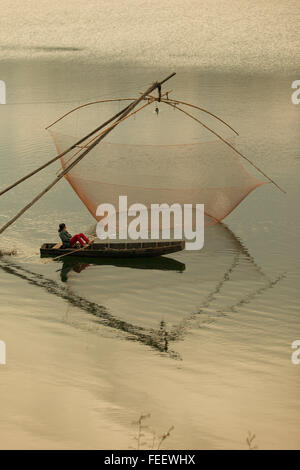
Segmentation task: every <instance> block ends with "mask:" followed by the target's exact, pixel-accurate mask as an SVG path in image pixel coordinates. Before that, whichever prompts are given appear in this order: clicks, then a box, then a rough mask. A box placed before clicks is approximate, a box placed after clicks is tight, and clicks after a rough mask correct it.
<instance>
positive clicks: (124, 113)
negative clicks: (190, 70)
mask: <svg viewBox="0 0 300 470" xmlns="http://www.w3.org/2000/svg"><path fill="white" fill-rule="evenodd" d="M174 75H176V73H175V72H173V73H172V74H170V75H169V76H168V77H166V78H165V79H164V80H162V81H161V82H155V83H153V84H152V85H151V86H150V87H149V88H148V89H147V90H146V91H145V92H143V93H140V95H141V96H140V97H139V98H137V99H135V100H134V101H133V102H132V103H130V104H129V105H128V106H126V107H125V108H123V109H122V110H121V111H119V112H118V113H117V114H115V115H114V116H112V117H111V118H110V119H108V120H107V121H106V122H104V123H103V124H101V125H100V126H98V127H97V128H96V129H94V130H93V131H91V132H90V133H89V134H87V135H86V136H84V137H82V138H81V139H79V140H78V141H77V142H75V143H74V144H72V145H71V147H69V148H68V149H66V150H64V151H63V152H62V153H60V154H59V155H57V156H56V157H54V158H52V159H51V160H49V161H48V162H46V163H44V164H43V165H41V166H40V167H38V168H37V169H35V170H34V171H32V172H30V173H29V174H27V175H25V176H24V177H22V178H20V179H19V180H17V181H16V182H14V183H12V184H11V185H9V186H7V187H6V188H5V189H3V190H2V191H1V192H0V196H2V195H3V194H5V193H6V192H8V191H10V190H11V189H13V188H15V187H16V186H18V185H19V184H21V183H22V182H24V181H25V180H27V179H28V178H30V177H32V176H34V175H35V174H36V173H38V172H40V171H42V170H43V169H44V168H46V167H48V166H49V165H51V164H52V163H54V162H55V161H57V160H58V159H60V158H62V157H63V156H64V155H66V154H67V153H69V152H71V151H72V150H73V149H75V148H76V147H77V148H78V150H77V151H76V152H75V153H74V154H73V155H72V156H71V157H70V158H69V159H68V160H67V163H69V165H67V166H66V167H65V168H63V169H62V170H61V171H60V172H59V173H58V174H57V176H56V178H55V180H53V181H52V183H50V184H49V185H48V186H47V187H46V188H45V189H44V190H43V191H41V192H40V193H39V194H38V195H37V196H36V197H35V198H34V199H33V200H32V201H30V202H29V203H28V204H27V205H26V206H25V207H23V209H21V210H20V211H19V212H18V213H17V214H16V215H15V216H14V217H13V218H12V219H10V220H9V221H8V222H7V223H6V224H5V225H3V226H2V227H1V228H0V234H1V233H3V232H4V231H5V230H6V229H7V228H8V227H9V226H10V225H12V224H13V223H14V222H15V221H16V220H18V219H19V218H20V217H21V216H22V215H23V214H24V213H25V212H26V211H27V210H28V209H30V208H31V207H32V206H33V205H34V204H35V203H36V202H37V201H38V200H39V199H41V198H42V197H43V196H44V195H45V194H46V193H47V192H48V191H50V189H52V188H53V186H55V185H56V184H57V183H58V182H59V181H60V180H61V179H62V178H63V177H64V176H65V175H67V174H68V173H69V171H70V170H72V168H74V166H76V165H77V164H78V163H79V162H80V161H81V160H82V159H83V158H84V157H85V156H86V155H87V154H88V153H89V152H90V151H91V150H92V149H93V148H94V147H96V145H98V144H99V143H100V142H101V141H102V140H103V139H104V138H105V137H106V136H107V135H108V134H109V133H110V132H111V131H112V130H113V129H114V128H115V127H116V126H118V125H119V124H120V123H121V122H123V121H124V120H126V119H128V118H129V117H131V116H133V115H135V114H136V113H138V112H139V111H141V110H142V109H144V108H145V107H147V106H149V105H150V104H152V103H153V102H154V101H158V102H163V103H165V104H167V105H169V106H171V107H173V108H174V109H177V110H179V111H180V112H182V113H184V114H185V115H186V116H188V117H189V118H191V119H193V120H194V121H196V122H198V124H200V125H201V126H203V127H204V128H205V129H206V130H208V131H209V132H211V133H213V134H214V135H215V136H216V137H217V138H218V139H220V140H221V141H222V142H223V143H224V144H225V145H227V146H228V147H230V148H231V149H232V150H233V151H234V152H235V153H236V154H237V155H239V157H241V158H243V159H244V160H246V161H247V162H248V163H249V164H250V165H252V166H253V167H254V168H255V169H256V170H257V171H258V172H259V173H261V174H262V175H263V176H264V177H265V178H267V179H268V180H269V182H270V183H272V184H274V185H275V186H276V187H277V188H278V189H279V190H280V191H282V192H283V193H285V191H284V190H283V189H282V188H281V187H280V186H279V185H278V184H277V183H276V182H275V181H274V179H272V178H270V177H269V176H268V175H267V174H266V173H265V172H264V171H263V170H261V169H260V168H259V167H258V166H257V165H255V164H254V163H253V162H252V161H251V160H250V159H249V158H248V157H246V156H245V155H244V154H242V153H241V152H240V151H238V150H237V149H236V148H235V147H234V146H233V145H232V144H231V143H230V142H228V141H227V140H226V139H224V138H223V137H222V136H221V135H220V134H218V133H217V132H216V131H214V130H213V129H211V128H210V127H209V126H207V125H206V124H204V123H203V122H202V121H200V119H198V118H197V117H195V116H194V115H192V114H191V113H189V112H187V111H186V110H184V109H182V108H181V107H179V105H184V106H188V107H192V108H195V109H197V110H200V111H202V112H204V113H207V114H209V115H211V116H212V117H214V118H215V119H217V120H218V121H220V122H222V123H223V124H224V125H225V126H227V127H228V128H230V129H231V130H232V131H233V132H234V133H235V134H236V135H238V132H237V131H236V130H235V129H233V127H231V126H230V125H229V124H228V123H227V122H226V121H224V120H223V119H221V118H220V117H219V116H217V115H216V114H213V113H211V112H210V111H208V110H206V109H205V108H201V107H199V106H196V105H193V104H190V103H187V102H185V101H180V100H174V99H169V96H168V94H169V92H166V93H164V94H163V95H162V94H161V87H162V85H163V84H164V83H165V82H167V81H168V80H169V79H170V78H172V77H173V76H174ZM156 89H158V92H159V96H158V97H155V96H153V95H151V93H152V92H153V91H154V90H156ZM165 96H167V97H166V98H165ZM128 100H131V98H121V99H115V100H112V99H110V100H101V101H93V102H91V103H86V104H84V105H81V106H78V107H77V108H74V109H73V110H71V111H69V112H68V113H66V114H64V115H63V116H62V117H60V118H59V119H57V120H56V121H55V122H53V123H52V124H50V125H49V126H48V127H47V128H46V129H49V128H50V127H52V126H53V125H54V124H56V123H57V122H59V121H60V120H62V119H63V118H64V117H66V116H67V115H69V114H70V113H72V112H73V111H76V110H77V109H80V108H82V107H85V106H89V105H92V104H95V103H104V102H112V101H128ZM143 100H146V101H147V102H146V103H145V104H143V105H142V106H140V107H139V108H138V109H136V110H135V111H133V110H134V109H135V108H136V106H137V105H138V104H139V103H141V101H143ZM113 121H115V122H114V123H113V124H111V123H112V122H113ZM106 126H109V127H106ZM102 129H104V130H103V131H102V132H100V134H97V133H98V132H99V131H101V130H102ZM94 134H96V135H94ZM92 136H94V137H92ZM90 137H92V138H91V139H90V140H89V141H88V142H86V143H85V144H84V145H83V146H81V144H82V143H83V142H84V141H86V140H87V139H89V138H90ZM75 157H77V158H75ZM74 158H75V160H74ZM71 160H73V161H72V162H71ZM70 162H71V163H70Z"/></svg>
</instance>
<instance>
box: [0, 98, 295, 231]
mask: <svg viewBox="0 0 300 470" xmlns="http://www.w3.org/2000/svg"><path fill="white" fill-rule="evenodd" d="M163 101H164V103H167V104H168V105H169V106H172V107H173V108H175V109H178V111H181V112H182V113H184V114H186V115H187V116H188V117H190V118H192V119H194V121H196V122H198V123H199V124H201V126H203V127H204V128H205V129H207V130H208V131H210V132H212V133H213V134H214V135H215V136H216V137H218V139H220V140H221V141H222V142H224V144H226V145H228V147H230V148H231V149H232V150H233V151H234V152H235V153H237V154H238V155H239V156H240V157H242V158H243V159H244V160H246V161H247V162H248V163H250V165H252V166H253V167H254V168H255V169H256V170H257V171H258V172H259V173H261V174H262V175H263V176H264V177H265V178H267V179H268V180H269V181H270V182H271V183H273V184H274V185H275V186H276V187H277V188H278V189H280V191H282V192H283V193H286V191H285V190H284V189H282V188H281V187H280V186H279V185H278V184H277V183H275V181H274V180H273V179H272V178H270V177H269V176H268V175H266V173H265V172H264V171H262V170H261V169H260V168H258V166H256V165H255V164H254V163H252V162H251V160H249V158H247V157H246V156H245V155H243V154H242V153H241V152H239V151H238V150H237V149H236V148H235V147H234V146H233V145H232V144H231V143H230V142H228V141H227V140H225V139H223V137H221V136H220V135H219V134H218V133H217V132H215V131H214V130H213V129H211V128H210V127H208V126H207V125H206V124H204V123H203V122H202V121H200V120H199V119H197V118H196V117H195V116H193V115H192V114H190V113H188V112H187V111H185V110H184V109H182V108H179V107H178V106H177V105H176V104H172V103H171V102H169V101H166V100H163ZM0 233H1V232H0Z"/></svg>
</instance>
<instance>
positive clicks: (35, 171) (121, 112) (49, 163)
mask: <svg viewBox="0 0 300 470" xmlns="http://www.w3.org/2000/svg"><path fill="white" fill-rule="evenodd" d="M174 75H176V73H175V72H173V73H172V74H171V75H169V76H168V77H166V78H165V79H164V80H163V81H161V82H155V83H154V84H153V85H151V87H150V88H148V90H147V91H146V92H145V93H144V94H143V95H142V96H141V97H140V98H138V99H137V100H135V101H133V103H131V104H129V105H128V106H126V107H125V108H123V109H122V110H121V111H119V112H118V113H117V114H115V115H114V116H113V117H111V118H110V119H108V120H107V121H106V122H104V123H103V124H101V125H100V126H99V127H97V128H96V129H94V130H93V131H91V132H90V133H89V134H87V135H86V136H84V137H82V138H81V139H79V140H78V141H77V142H75V143H74V144H73V145H71V147H69V148H68V149H66V150H64V151H63V152H62V153H60V154H59V155H57V156H56V157H54V158H52V159H51V160H49V161H48V162H46V163H44V164H43V165H41V166H40V167H38V168H36V169H35V170H33V171H31V172H30V173H28V174H27V175H25V176H23V177H22V178H20V179H19V180H17V181H15V182H14V183H12V184H10V185H9V186H7V187H6V188H5V189H3V190H2V191H0V196H2V195H3V194H5V193H7V192H8V191H10V190H11V189H13V188H15V187H16V186H18V185H19V184H21V183H23V182H24V181H26V180H27V179H28V178H31V176H34V175H35V174H37V173H39V172H40V171H42V170H44V168H47V166H49V165H51V164H52V163H54V162H56V161H57V160H58V159H59V158H62V157H63V156H64V155H66V154H67V153H69V152H70V151H71V150H73V149H74V148H75V147H76V146H77V145H80V144H81V143H82V142H84V141H85V140H86V139H88V138H89V137H91V136H92V135H94V134H95V133H96V132H98V131H100V130H101V129H103V128H104V127H106V126H107V125H108V124H110V123H111V122H112V121H114V120H115V119H117V118H118V117H120V116H122V115H123V113H125V112H126V111H128V112H130V111H131V110H132V109H133V108H132V107H131V106H133V107H135V106H136V105H137V104H138V103H139V102H140V101H141V100H142V99H145V98H146V97H147V95H148V94H149V93H151V92H152V91H153V90H155V88H157V87H158V86H159V85H160V86H161V85H162V84H163V83H165V82H166V81H167V80H169V79H170V78H172V77H173V76H174ZM149 90H150V91H149ZM105 101H106V100H105ZM109 101H111V100H109ZM76 109H77V108H76ZM72 111H74V110H72ZM67 114H69V113H67ZM60 119H62V118H60ZM60 119H59V120H60ZM56 122H58V121H56ZM53 124H54V123H53ZM53 124H50V126H48V127H47V129H48V128H49V127H51V126H52V125H53Z"/></svg>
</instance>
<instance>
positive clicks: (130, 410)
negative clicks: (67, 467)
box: [0, 19, 300, 449]
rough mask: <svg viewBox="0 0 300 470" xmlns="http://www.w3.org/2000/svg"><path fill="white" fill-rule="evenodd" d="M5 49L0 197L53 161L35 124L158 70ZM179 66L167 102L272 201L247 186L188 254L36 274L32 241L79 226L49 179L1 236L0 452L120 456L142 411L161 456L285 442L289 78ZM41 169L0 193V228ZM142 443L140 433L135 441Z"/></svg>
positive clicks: (123, 90)
mask: <svg viewBox="0 0 300 470" xmlns="http://www.w3.org/2000/svg"><path fill="white" fill-rule="evenodd" d="M19 21H21V20H20V19H19ZM245 47H246V46H245ZM4 49H5V48H4ZM16 50H17V51H18V55H20V56H21V55H22V54H21V53H20V48H19V49H18V47H17V46H16V47H15V48H13V47H8V45H6V49H5V52H4V55H3V59H2V61H1V62H0V78H1V79H2V80H5V81H6V84H7V103H8V104H7V105H5V106H1V107H0V119H1V127H0V156H1V174H0V184H1V187H4V186H5V185H6V184H7V183H8V182H11V181H13V180H15V179H16V178H17V177H18V176H19V175H23V174H25V173H27V172H29V171H30V170H31V169H33V168H35V167H36V166H37V165H38V164H40V162H43V161H46V160H47V159H49V158H50V157H51V156H53V155H54V148H53V144H52V142H51V141H50V139H49V136H48V135H47V133H46V132H45V131H44V128H45V126H46V125H47V124H49V123H50V122H52V121H53V120H54V119H55V118H56V117H58V116H59V115H60V114H62V113H64V112H65V111H66V110H68V109H69V108H71V107H73V106H76V104H77V103H82V102H85V101H87V100H90V99H94V98H97V97H103V98H108V97H115V96H131V95H134V94H135V93H136V92H137V91H140V90H143V89H144V88H145V87H146V86H147V85H148V84H149V83H151V82H152V81H153V80H154V79H157V78H162V77H164V76H165V75H167V74H168V73H169V72H170V68H165V67H162V66H160V65H157V66H153V65H152V66H151V67H141V66H139V65H137V64H131V65H130V64H125V63H122V62H121V61H120V60H121V59H120V60H118V61H117V63H113V61H112V63H105V64H104V63H103V61H102V62H101V61H100V60H99V61H98V62H97V61H95V60H93V58H91V57H89V58H87V59H86V60H84V61H83V58H82V56H81V55H80V56H79V57H77V56H76V52H74V51H73V52H70V53H69V52H68V54H70V57H66V54H65V51H62V58H60V53H59V52H57V51H55V52H53V53H52V52H51V57H46V56H47V54H46V56H45V55H44V56H42V57H40V58H39V59H38V60H34V58H31V60H29V59H28V58H27V59H25V57H23V58H22V57H19V56H18V57H16V56H15V55H16V53H15V51H16ZM7 51H13V53H11V55H12V56H11V57H9V54H8V53H7ZM23 55H24V54H23ZM274 60H275V59H274ZM172 65H174V64H172ZM190 65H191V64H189V65H188V66H186V67H179V66H177V67H176V71H177V77H176V78H175V79H173V82H172V84H171V83H170V87H171V88H173V90H174V95H175V96H176V97H177V98H182V99H183V98H184V99H187V100H189V101H192V102H194V103H198V104H199V105H203V106H204V107H207V108H209V109H210V110H211V111H213V112H216V113H217V114H220V115H221V116H222V117H224V118H225V119H226V120H227V121H229V122H230V123H231V124H232V125H233V126H234V127H236V128H237V129H238V130H239V132H240V134H241V137H240V139H239V146H240V147H239V148H241V149H242V150H243V151H244V152H245V153H246V155H247V156H249V157H250V158H252V160H253V161H254V162H255V163H257V164H258V165H260V166H261V167H262V168H263V169H264V170H265V171H266V172H267V173H269V174H271V176H273V177H274V179H276V180H277V181H278V182H279V184H280V185H281V186H283V187H284V188H285V189H286V191H287V194H286V195H284V194H282V193H280V192H279V191H278V190H276V188H274V187H272V186H271V185H265V186H263V187H261V188H259V189H258V190H257V191H255V192H254V193H252V194H251V195H250V196H249V197H248V198H247V199H246V200H245V201H244V202H243V203H242V204H241V205H240V206H239V207H238V208H237V209H236V210H235V211H234V212H233V213H232V214H231V215H230V216H229V217H228V218H227V219H226V220H225V222H226V225H225V224H223V225H221V224H220V225H217V226H214V227H211V228H208V229H207V230H206V233H205V237H206V241H205V247H204V249H203V250H202V251H200V252H182V253H179V254H175V255H170V256H168V257H165V258H163V259H161V260H160V261H159V262H156V261H153V260H150V261H148V262H142V261H134V262H133V261H132V262H129V261H125V260H123V261H119V262H116V263H110V262H107V263H105V264H101V265H97V264H83V263H71V262H70V261H65V262H62V261H60V262H45V261H42V260H40V258H39V246H40V245H41V243H42V242H44V241H46V240H55V239H56V237H57V233H56V225H57V222H60V221H61V220H62V219H64V220H65V221H67V223H68V227H69V229H70V232H71V233H72V232H76V231H78V230H79V228H80V230H82V231H85V232H88V231H89V230H90V229H91V227H92V226H93V219H92V218H91V216H90V214H89V213H88V211H87V210H86V209H85V207H84V206H83V205H82V204H81V203H80V201H79V200H78V198H77V196H76V195H75V194H74V193H73V192H72V190H71V188H70V187H69V186H68V184H67V183H66V182H64V181H63V182H61V183H59V184H58V185H57V186H56V187H55V189H54V190H53V191H51V192H50V193H49V194H48V195H47V196H46V197H45V198H43V199H42V200H41V201H40V202H39V203H38V204H37V205H36V206H35V207H33V208H32V209H31V210H30V211H29V212H27V214H26V215H25V216H24V217H23V218H22V219H20V220H19V221H18V222H17V223H16V224H15V225H14V226H13V227H12V228H11V229H9V230H7V232H5V234H4V235H2V236H1V244H0V248H1V249H6V248H9V249H11V248H17V250H18V254H17V256H14V257H4V258H1V260H0V280H1V292H0V339H1V340H4V341H5V342H6V346H7V365H6V366H5V367H3V366H0V404H1V406H0V436H1V439H0V442H1V444H0V446H1V448H16V447H22V448H66V447H67V448H110V449H114V448H120V447H121V448H125V449H127V448H129V447H130V446H135V445H136V444H135V441H134V436H135V434H136V426H135V425H133V424H132V422H133V421H134V420H136V419H137V418H138V417H139V415H140V414H141V413H151V418H150V419H149V425H150V428H151V429H153V430H155V431H156V433H157V434H161V433H162V432H164V431H166V430H167V429H168V428H169V427H170V426H171V425H174V427H175V428H174V430H173V431H172V433H171V436H170V437H169V438H168V440H166V441H165V443H164V447H165V448H171V449H172V448H174V449H176V448H182V449H183V448H195V449H206V448H218V449H219V448H241V449H242V448H246V442H245V439H246V436H247V432H248V430H251V431H252V432H254V433H255V434H256V436H257V438H256V443H257V444H258V446H259V448H299V447H300V439H299V435H300V433H299V431H300V406H299V398H298V397H299V392H300V366H295V365H293V364H292V363H291V353H292V349H291V343H292V341H294V340H296V339H300V318H299V293H298V292H299V277H300V276H299V274H300V270H299V268H300V266H299V229H300V222H299V217H298V213H299V208H298V201H299V167H300V137H299V136H300V134H299V130H300V106H295V105H293V104H292V102H291V99H290V95H291V82H292V81H293V80H295V79H299V76H297V75H295V73H294V72H293V70H292V69H286V70H285V71H284V70H280V69H279V68H278V69H277V71H276V70H268V71H267V72H266V71H264V73H261V70H259V69H258V68H257V70H256V71H252V72H251V73H250V72H248V73H243V71H242V69H240V70H236V69H234V70H232V71H231V72H230V71H229V70H228V68H226V67H225V66H224V64H223V68H222V67H220V68H219V69H218V67H217V64H216V67H215V70H214V71H213V70H211V71H210V70H209V69H207V68H205V67H202V68H201V67H195V66H193V67H192V66H190ZM224 67H225V68H224ZM171 71H172V70H171ZM183 132H185V131H184V130H183ZM146 133H147V129H145V136H146ZM53 174H54V169H47V170H46V171H45V173H41V174H39V175H37V176H36V177H35V178H34V179H33V180H32V181H30V182H27V183H25V184H24V185H22V186H20V187H18V188H17V189H16V190H15V191H14V192H13V193H9V194H6V195H5V196H3V197H2V198H1V217H0V222H1V225H2V224H3V223H5V222H6V221H7V220H8V219H9V217H10V216H12V215H13V214H14V213H15V212H16V211H17V210H18V208H20V207H22V206H23V205H24V201H25V202H26V201H28V200H30V198H31V197H32V195H33V194H35V193H37V192H38V190H39V189H40V188H43V187H44V186H45V184H46V182H48V181H51V179H53ZM151 440H152V434H151V432H150V429H149V433H147V435H146V441H147V446H148V447H149V445H150V443H151Z"/></svg>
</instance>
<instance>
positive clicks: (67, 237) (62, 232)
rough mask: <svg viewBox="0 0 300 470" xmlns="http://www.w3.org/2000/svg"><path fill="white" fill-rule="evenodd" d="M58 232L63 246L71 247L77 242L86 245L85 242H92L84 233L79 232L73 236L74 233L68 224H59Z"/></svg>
mask: <svg viewBox="0 0 300 470" xmlns="http://www.w3.org/2000/svg"><path fill="white" fill-rule="evenodd" d="M58 233H59V237H60V239H61V241H62V243H63V244H62V246H61V248H71V247H72V246H74V245H75V244H76V243H80V245H81V246H84V245H85V243H86V244H89V243H90V241H89V239H88V238H87V237H86V236H85V235H84V234H83V233H77V234H76V235H74V236H73V237H72V235H71V234H70V233H69V232H68V231H67V227H66V224H59V229H58Z"/></svg>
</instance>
